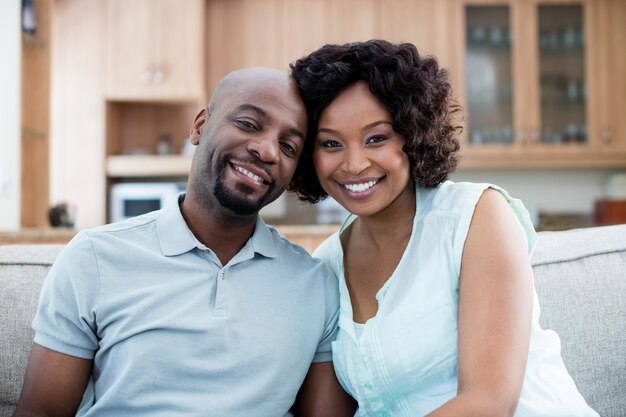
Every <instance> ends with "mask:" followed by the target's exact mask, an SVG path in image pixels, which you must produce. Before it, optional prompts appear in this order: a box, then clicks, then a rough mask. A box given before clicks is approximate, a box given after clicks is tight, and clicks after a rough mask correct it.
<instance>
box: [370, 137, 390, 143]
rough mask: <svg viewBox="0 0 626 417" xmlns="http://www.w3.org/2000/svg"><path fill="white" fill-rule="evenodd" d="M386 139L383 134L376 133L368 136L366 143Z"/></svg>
mask: <svg viewBox="0 0 626 417" xmlns="http://www.w3.org/2000/svg"><path fill="white" fill-rule="evenodd" d="M385 140H387V136H383V135H376V136H372V137H370V138H368V139H367V143H369V144H374V143H380V142H383V141H385Z"/></svg>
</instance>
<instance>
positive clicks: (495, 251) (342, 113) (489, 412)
mask: <svg viewBox="0 0 626 417" xmlns="http://www.w3.org/2000/svg"><path fill="white" fill-rule="evenodd" d="M292 73H293V76H294V78H295V79H296V80H297V82H298V84H299V86H300V89H301V90H302V92H303V96H304V101H305V103H306V105H307V110H308V113H309V121H310V128H309V134H310V136H311V137H313V138H315V140H314V141H313V143H311V144H310V145H308V147H307V148H306V149H305V151H304V153H303V156H302V159H301V162H300V167H299V170H300V171H299V172H301V173H303V175H302V176H301V177H299V181H300V182H299V183H297V184H296V185H297V186H296V187H295V189H296V191H297V192H298V193H299V194H300V198H301V199H302V200H306V201H310V202H316V201H318V200H319V199H321V198H324V197H326V196H327V195H330V196H331V197H333V198H334V199H335V200H337V201H338V202H339V203H340V204H341V205H342V206H343V207H344V208H345V209H347V210H348V211H349V212H351V215H350V216H349V217H348V218H347V219H346V220H345V222H344V223H343V225H342V226H341V228H340V230H339V231H338V232H337V233H335V234H334V235H332V236H331V237H330V238H328V239H327V240H326V241H325V242H324V243H322V244H321V245H320V247H319V248H318V249H317V250H316V251H315V254H314V255H315V256H317V257H319V258H321V259H322V260H324V262H325V263H326V264H327V265H328V267H329V268H330V269H331V270H332V271H333V272H334V273H335V275H336V276H337V278H338V280H339V290H340V303H341V308H340V317H339V334H338V336H337V340H336V341H335V342H334V344H333V364H334V367H335V371H336V373H337V376H338V378H339V380H340V382H341V384H342V386H343V387H344V389H345V390H346V391H347V392H348V393H349V394H350V395H352V396H353V397H354V398H355V399H356V400H357V401H358V404H359V408H358V410H357V413H356V416H359V417H365V416H371V417H374V416H381V415H394V416H407V417H409V416H424V415H428V416H429V417H436V416H441V417H442V416H450V415H454V416H460V417H462V416H476V415H483V416H513V415H514V416H516V417H522V416H537V415H542V416H560V417H571V416H590V417H591V416H597V414H596V413H595V412H594V411H593V410H592V409H591V408H589V407H588V406H587V404H586V403H585V400H584V399H583V397H582V396H581V395H580V394H579V392H578V391H577V388H576V386H575V385H574V382H573V381H572V379H571V377H570V376H569V374H568V373H567V370H566V369H565V366H564V364H563V361H562V359H561V356H560V351H559V346H560V344H559V340H558V337H557V336H556V334H554V333H553V332H551V331H546V330H543V329H542V328H541V327H540V325H539V306H538V304H537V301H536V300H537V296H536V294H535V291H534V287H533V278H532V270H531V268H530V261H529V256H530V254H531V253H532V251H533V249H534V245H535V242H536V234H535V231H534V229H533V226H532V223H531V222H530V219H529V216H528V212H527V211H526V209H525V208H524V206H523V205H522V203H521V201H519V200H516V199H514V198H512V197H511V196H510V195H509V194H508V193H507V192H506V191H505V190H503V189H502V188H500V187H498V186H495V185H492V184H473V183H453V182H451V181H447V177H448V175H449V174H450V173H451V172H452V171H453V170H454V168H455V167H456V162H457V158H456V152H457V151H458V150H459V142H458V139H457V135H458V133H459V131H460V129H459V127H457V126H456V124H455V120H454V117H455V115H456V113H458V112H459V110H460V109H459V106H458V105H457V104H456V103H455V102H454V101H453V99H452V97H453V94H452V88H451V86H450V82H449V78H448V73H447V72H446V71H445V70H443V69H440V68H439V65H438V63H437V60H436V59H435V58H433V57H429V56H422V55H420V54H419V53H418V51H417V49H416V48H415V46H413V45H410V44H399V45H396V44H392V43H389V42H386V41H382V40H373V41H368V42H363V43H361V42H356V43H351V44H346V45H326V46H324V47H322V48H321V49H319V50H317V51H315V52H313V53H312V54H310V55H309V56H306V57H304V58H301V59H299V60H298V61H296V63H295V64H293V65H292ZM310 167H313V168H314V171H312V170H310ZM485 341H488V342H487V343H486V342H485Z"/></svg>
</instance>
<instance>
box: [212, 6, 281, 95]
mask: <svg viewBox="0 0 626 417" xmlns="http://www.w3.org/2000/svg"><path fill="white" fill-rule="evenodd" d="M207 39H208V63H207V69H208V73H209V80H208V90H209V94H210V93H212V92H213V90H214V89H215V86H216V85H217V83H218V82H219V81H220V80H221V79H222V78H223V77H224V76H225V75H226V74H228V73H229V72H231V71H233V70H236V69H239V68H244V67H270V68H277V69H282V70H286V69H287V64H288V62H286V61H285V60H284V52H283V51H284V46H283V45H284V36H283V1H282V0H212V1H210V2H209V3H208V8H207Z"/></svg>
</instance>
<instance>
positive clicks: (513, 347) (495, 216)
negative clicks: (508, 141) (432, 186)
mask: <svg viewBox="0 0 626 417" xmlns="http://www.w3.org/2000/svg"><path fill="white" fill-rule="evenodd" d="M531 317H532V270H531V267H530V262H529V258H528V252H527V247H526V240H525V238H524V236H523V232H522V230H521V227H520V226H519V223H518V221H517V219H516V218H515V215H514V213H513V211H512V210H511V208H510V207H509V205H508V203H507V202H506V200H505V199H504V197H503V196H502V195H500V193H498V192H497V191H495V190H492V189H488V190H486V191H485V192H484V193H483V195H482V197H481V198H480V200H479V202H478V204H477V206H476V210H475V212H474V216H473V218H472V222H471V225H470V229H469V232H468V236H467V240H466V242H465V246H464V249H463V256H462V262H461V276H460V282H459V319H458V323H459V324H458V326H459V339H458V344H459V382H458V394H457V396H456V397H455V398H453V399H452V400H450V401H449V402H447V403H446V404H444V405H443V406H441V407H440V408H438V409H437V410H435V411H433V412H432V413H430V414H429V415H428V416H429V417H443V416H455V417H462V416H498V417H500V416H512V415H513V414H514V413H515V409H516V407H517V402H518V400H519V395H520V391H521V388H522V383H523V381H524V372H525V369H526V360H527V357H528V345H529V340H530V327H531Z"/></svg>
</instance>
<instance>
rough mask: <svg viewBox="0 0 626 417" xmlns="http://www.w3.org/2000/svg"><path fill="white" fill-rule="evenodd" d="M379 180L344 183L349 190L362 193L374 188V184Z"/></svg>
mask: <svg viewBox="0 0 626 417" xmlns="http://www.w3.org/2000/svg"><path fill="white" fill-rule="evenodd" d="M377 182H378V181H368V182H362V183H360V184H344V185H343V186H344V187H346V188H347V189H348V190H350V191H352V192H353V193H362V192H364V191H367V190H369V189H370V188H372V187H373V186H374V184H376V183H377Z"/></svg>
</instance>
